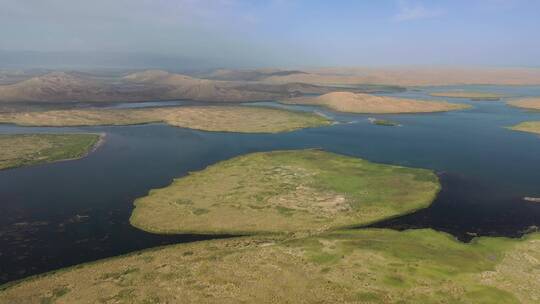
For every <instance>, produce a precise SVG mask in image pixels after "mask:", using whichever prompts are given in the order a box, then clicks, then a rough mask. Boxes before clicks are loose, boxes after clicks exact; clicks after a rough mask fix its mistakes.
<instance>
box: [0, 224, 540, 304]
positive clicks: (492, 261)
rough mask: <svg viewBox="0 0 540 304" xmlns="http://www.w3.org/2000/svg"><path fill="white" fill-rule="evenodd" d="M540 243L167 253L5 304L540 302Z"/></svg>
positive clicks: (350, 241)
mask: <svg viewBox="0 0 540 304" xmlns="http://www.w3.org/2000/svg"><path fill="white" fill-rule="evenodd" d="M539 261H540V235H538V234H534V235H529V236H527V237H526V238H524V239H506V238H477V239H475V240H473V242H472V243H470V244H464V243H460V242H458V241H456V240H454V239H453V238H452V237H451V236H449V235H446V234H444V233H440V232H435V231H432V230H411V231H406V232H397V231H392V230H384V229H364V230H345V231H335V232H330V233H324V234H320V235H317V236H311V237H306V238H299V239H284V238H283V237H277V236H273V237H272V236H258V237H242V238H232V239H225V240H214V241H204V242H196V243H190V244H180V245H173V246H167V247H162V248H157V249H152V250H146V251H141V252H137V253H133V254H130V255H127V256H121V257H116V258H111V259H107V260H103V261H98V262H93V263H89V264H83V265H80V266H77V267H72V268H69V269H65V270H62V271H58V272H55V273H50V274H47V275H42V276H37V277H34V278H31V279H27V280H24V281H21V282H18V283H15V284H10V285H6V286H4V287H3V288H0V302H1V303H12V304H18V303H184V302H186V303H187V302H189V303H468V304H482V303H486V304H487V303H489V304H492V303H495V304H496V303H504V304H509V303H538V300H539V299H540V267H539V266H538V265H539Z"/></svg>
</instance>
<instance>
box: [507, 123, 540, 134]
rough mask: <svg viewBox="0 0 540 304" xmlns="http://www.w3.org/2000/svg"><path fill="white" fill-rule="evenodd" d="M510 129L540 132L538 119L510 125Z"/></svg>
mask: <svg viewBox="0 0 540 304" xmlns="http://www.w3.org/2000/svg"><path fill="white" fill-rule="evenodd" d="M510 130H514V131H521V132H528V133H535V134H540V121H525V122H522V123H519V124H517V125H515V126H512V127H510Z"/></svg>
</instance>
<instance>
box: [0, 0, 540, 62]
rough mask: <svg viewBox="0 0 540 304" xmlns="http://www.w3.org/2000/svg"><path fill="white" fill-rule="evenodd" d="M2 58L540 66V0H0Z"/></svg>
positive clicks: (93, 60) (18, 60)
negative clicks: (80, 0)
mask: <svg viewBox="0 0 540 304" xmlns="http://www.w3.org/2000/svg"><path fill="white" fill-rule="evenodd" d="M0 6H1V7H2V10H0V34H1V37H2V39H1V40H0V67H53V68H54V67H131V68H152V67H156V68H170V69H179V68H184V69H197V68H201V69H204V68H216V67H236V68H245V67H285V66H287V67H318V66H392V65H447V66H448V65H450V66H454V65H457V66H468V65H471V66H522V67H538V66H540V57H539V56H538V54H540V39H538V38H539V37H538V32H537V31H538V29H539V28H540V1H529V0H474V1H464V0H460V1H409V0H388V1H377V3H374V2H373V1H346V0H343V1H332V2H330V1H319V0H317V1H307V0H289V1H287V0H269V1H247V0H214V1H211V0H201V1H196V0H178V1H170V0H159V1H147V0H130V1H127V0H119V1H106V0H95V1H91V2H79V1H68V0H50V1H38V0H19V1H15V0H0Z"/></svg>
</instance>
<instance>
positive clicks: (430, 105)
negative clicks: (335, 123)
mask: <svg viewBox="0 0 540 304" xmlns="http://www.w3.org/2000/svg"><path fill="white" fill-rule="evenodd" d="M280 102H282V103H286V104H297V105H319V106H324V107H327V108H329V109H331V110H334V111H339V112H349V113H372V114H375V113H378V114H381V113H429V112H445V111H453V110H461V109H466V108H468V107H469V106H468V105H464V104H455V103H449V102H442V101H426V100H413V99H405V98H394V97H387V96H376V95H369V94H363V93H351V92H334V93H328V94H324V95H321V96H317V97H297V98H290V99H285V100H281V101H280Z"/></svg>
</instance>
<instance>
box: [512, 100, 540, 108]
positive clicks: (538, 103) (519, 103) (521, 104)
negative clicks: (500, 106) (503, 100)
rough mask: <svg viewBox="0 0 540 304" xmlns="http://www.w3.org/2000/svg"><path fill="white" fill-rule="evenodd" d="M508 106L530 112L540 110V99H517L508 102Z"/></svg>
mask: <svg viewBox="0 0 540 304" xmlns="http://www.w3.org/2000/svg"><path fill="white" fill-rule="evenodd" d="M508 104H509V105H511V106H514V107H518V108H523V109H528V110H540V97H531V98H523V99H516V100H512V101H510V102H508Z"/></svg>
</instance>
